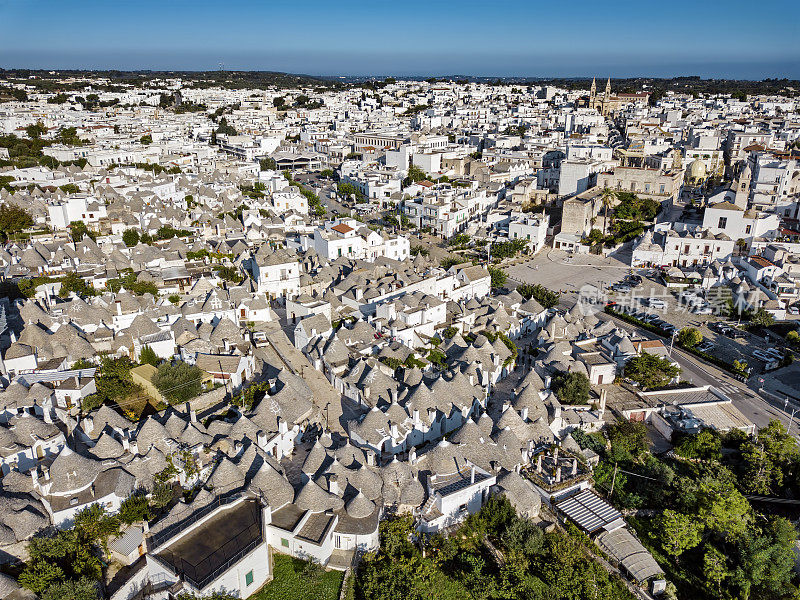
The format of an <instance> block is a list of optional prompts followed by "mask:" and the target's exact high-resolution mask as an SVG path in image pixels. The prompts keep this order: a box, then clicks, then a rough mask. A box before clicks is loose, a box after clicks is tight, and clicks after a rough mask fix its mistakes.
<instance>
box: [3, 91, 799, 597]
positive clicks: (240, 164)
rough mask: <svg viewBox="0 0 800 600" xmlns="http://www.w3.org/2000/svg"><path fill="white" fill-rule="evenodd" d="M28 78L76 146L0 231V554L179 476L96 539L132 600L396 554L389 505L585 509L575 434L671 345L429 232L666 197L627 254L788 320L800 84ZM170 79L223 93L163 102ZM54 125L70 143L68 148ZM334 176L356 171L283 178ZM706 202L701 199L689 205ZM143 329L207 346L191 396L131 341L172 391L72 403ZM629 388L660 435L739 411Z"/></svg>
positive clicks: (710, 397) (176, 347)
mask: <svg viewBox="0 0 800 600" xmlns="http://www.w3.org/2000/svg"><path fill="white" fill-rule="evenodd" d="M87 86H89V87H91V82H87ZM303 94H305V95H306V101H304V102H299V101H297V102H296V100H297V99H298V98H299V97H300V96H301V95H303ZM28 95H29V97H30V100H29V101H28V102H25V103H21V102H6V103H3V104H2V105H0V131H2V132H3V133H5V134H15V135H18V136H25V135H26V129H25V128H26V127H27V126H28V125H31V124H34V123H40V124H41V125H42V126H43V128H44V134H43V136H44V139H45V140H48V141H52V142H53V143H52V144H50V145H47V146H45V147H44V150H43V152H44V154H45V155H46V156H47V157H51V158H52V159H54V160H55V161H60V163H59V164H54V165H52V168H51V167H45V166H33V167H16V166H11V167H3V168H2V170H0V175H2V176H3V178H4V179H3V181H4V185H3V187H2V188H0V203H2V204H6V205H14V206H16V207H19V208H22V209H24V210H25V211H26V212H27V213H28V214H29V215H30V217H31V220H32V222H33V225H32V226H31V227H27V228H25V231H22V232H17V235H12V236H10V239H9V240H8V242H7V243H6V244H4V245H3V247H2V248H0V273H1V274H2V279H3V280H4V284H6V285H8V286H10V289H13V287H14V286H16V292H18V293H16V292H14V293H8V294H6V296H5V297H3V298H1V299H0V349H1V350H2V356H1V357H0V377H1V378H2V379H1V380H2V385H3V390H2V391H0V470H1V471H2V479H0V505H2V507H3V510H1V511H0V551H2V555H3V556H4V557H5V558H6V561H7V562H10V561H14V560H24V559H25V557H26V552H27V550H26V548H27V543H28V542H29V541H30V539H31V538H32V537H33V536H35V535H37V534H38V533H40V532H41V531H42V530H44V529H46V528H48V527H50V526H55V527H61V528H66V527H69V526H71V524H72V523H73V521H74V518H75V515H76V514H77V513H78V512H79V511H81V510H83V509H85V508H86V507H88V506H91V505H92V504H95V503H101V504H102V505H103V506H105V507H106V509H108V510H109V511H112V512H114V511H116V510H118V509H119V507H120V505H121V503H122V502H123V501H124V500H126V499H127V498H128V497H130V496H131V495H132V494H135V493H139V492H143V493H150V494H152V493H154V491H155V489H156V487H157V485H163V484H168V485H169V486H172V487H174V489H175V490H178V489H180V490H182V491H183V492H185V493H184V494H180V495H179V496H180V498H179V499H178V498H177V496H178V494H176V498H175V499H173V501H172V502H169V503H167V505H166V507H165V511H164V514H162V515H161V516H160V517H159V518H158V519H156V520H154V521H153V522H150V523H141V524H136V525H134V526H132V527H129V528H127V529H126V530H125V531H124V532H123V535H122V536H121V537H119V538H117V539H115V540H113V541H112V542H111V544H110V545H109V551H110V553H111V556H112V557H113V559H114V560H115V561H117V562H120V563H123V564H126V565H128V566H129V567H130V568H129V569H127V570H125V571H124V572H123V573H124V576H120V578H117V579H116V580H115V581H114V582H113V585H110V586H109V590H110V594H109V595H110V596H111V597H112V598H114V599H115V600H130V599H131V598H134V597H135V596H136V595H137V594H139V593H141V592H142V590H145V589H147V590H149V592H153V591H154V590H156V591H164V590H167V589H168V590H171V592H176V590H178V589H179V588H180V589H181V590H182V591H186V592H189V593H193V594H200V595H203V594H208V593H210V592H212V591H215V590H222V589H225V590H228V591H233V592H235V593H236V594H238V595H239V596H241V597H247V596H248V595H250V594H251V593H252V592H253V591H255V590H257V589H258V588H259V587H260V586H261V585H262V584H263V583H264V582H266V581H268V580H269V578H270V577H271V573H270V570H269V569H270V566H269V565H270V561H269V558H268V555H269V552H272V551H275V552H282V553H286V554H289V555H292V556H296V557H299V558H306V559H307V558H313V559H314V560H316V561H319V562H320V563H322V564H325V565H328V566H331V567H333V568H342V569H344V568H347V566H348V565H349V564H350V562H351V560H352V558H353V556H354V554H355V553H361V552H365V551H370V550H375V549H376V548H377V547H378V544H379V538H378V526H379V523H380V521H381V519H382V518H383V517H385V516H386V515H387V514H394V513H409V514H411V515H413V516H414V518H415V521H416V524H417V527H418V530H419V531H420V532H423V533H433V532H440V531H447V530H448V529H449V528H451V527H452V526H453V525H456V524H458V523H460V522H461V521H462V520H463V519H464V517H465V516H466V515H467V514H470V513H474V512H476V511H477V510H478V509H479V508H480V506H481V505H482V504H483V503H484V502H485V500H486V499H487V498H488V497H489V495H490V494H495V493H502V494H505V495H506V496H508V498H509V499H510V500H511V502H512V504H513V505H514V506H515V507H516V508H517V510H518V511H519V512H520V513H521V514H524V515H526V516H528V517H532V518H535V517H536V516H537V515H538V514H539V509H540V506H541V504H542V502H545V503H547V504H549V505H551V506H552V507H558V506H559V505H560V503H563V502H564V501H565V499H567V498H572V500H570V502H571V503H572V504H576V503H578V504H580V502H589V503H591V502H596V500H595V499H593V497H591V496H585V495H584V494H585V493H588V492H590V490H589V489H588V488H589V487H590V485H591V478H590V474H591V468H592V465H593V464H594V462H596V460H597V455H596V454H594V453H593V452H592V451H591V450H587V449H583V450H582V449H581V448H580V447H579V446H578V444H576V442H575V441H574V439H573V438H572V436H571V432H573V431H574V430H576V429H580V430H583V431H587V432H592V431H596V430H599V429H601V428H602V427H603V426H604V424H605V419H606V417H607V412H606V402H607V396H608V393H609V390H611V389H613V383H614V381H615V380H616V379H617V378H618V377H619V374H620V373H621V372H622V370H623V368H624V365H625V363H626V362H627V361H628V360H630V359H631V358H632V357H635V356H638V355H640V354H642V353H644V352H647V353H651V354H656V355H658V356H661V357H666V358H669V352H668V351H667V349H666V348H665V347H664V346H663V344H661V342H653V341H651V340H645V339H641V338H639V337H637V336H636V335H635V334H634V333H633V332H630V331H626V330H624V329H622V328H619V327H617V326H615V325H614V323H613V322H610V321H608V320H601V319H598V317H597V316H595V315H594V314H591V312H584V311H583V310H582V308H581V306H580V305H576V306H575V307H574V308H573V309H572V310H570V311H567V312H565V313H560V312H557V311H554V310H546V309H544V308H543V307H542V306H541V305H539V304H538V303H537V301H536V300H535V299H532V298H530V299H527V300H526V299H525V298H524V297H523V296H522V295H520V294H519V293H518V292H517V291H508V290H502V291H501V290H497V289H493V288H492V284H491V280H492V279H491V274H490V272H489V270H488V269H487V268H486V266H485V261H484V262H481V261H480V260H478V259H477V258H476V256H479V255H476V254H475V253H473V254H472V255H470V254H467V255H465V257H464V262H462V263H456V264H453V261H449V262H448V263H440V262H439V260H438V258H435V257H434V256H433V253H430V254H429V253H428V251H427V250H426V249H425V248H423V247H422V246H419V247H417V246H418V244H421V243H422V240H423V238H424V235H433V236H437V237H438V238H439V239H440V240H449V239H450V238H453V237H454V236H458V235H459V234H464V233H466V234H469V235H470V236H472V237H473V238H474V239H476V240H479V241H480V243H479V244H475V245H473V246H472V250H475V249H480V248H482V247H483V245H484V243H491V242H503V241H522V242H525V244H526V245H527V252H528V253H536V252H539V251H540V250H542V249H543V248H544V247H545V245H546V244H552V245H553V246H554V247H556V248H559V249H568V250H573V251H588V249H589V246H588V245H587V244H585V243H584V242H585V241H586V240H587V238H588V237H589V236H590V235H591V234H592V230H593V229H599V228H600V227H601V225H600V222H601V221H600V220H601V219H602V220H603V221H605V215H604V213H605V212H608V210H609V209H610V210H611V213H612V214H613V212H614V208H615V206H614V205H615V204H616V205H618V204H619V203H620V202H621V198H622V194H621V192H630V193H633V194H635V195H636V196H638V197H640V198H646V199H650V200H655V201H656V203H657V204H658V206H659V213H658V215H657V217H656V218H655V219H654V222H652V223H645V224H644V225H645V226H646V227H645V230H644V232H643V233H642V234H641V236H639V237H638V238H636V239H635V240H633V241H630V242H628V246H629V247H630V250H631V255H632V259H631V260H632V265H633V266H658V267H665V268H666V269H673V271H669V270H667V271H666V273H667V275H668V276H670V277H673V278H674V279H675V280H687V281H688V280H691V281H696V282H697V283H698V285H702V287H706V288H709V289H710V288H714V287H720V286H724V287H726V288H730V290H731V293H732V297H733V298H734V299H739V300H741V301H742V302H746V303H747V304H749V305H754V304H756V305H758V306H761V307H763V308H765V309H768V310H770V311H772V312H774V314H776V315H778V314H783V315H785V314H786V312H787V311H789V310H790V306H791V305H792V304H795V305H796V304H797V301H798V299H800V260H799V259H798V254H800V245H798V238H800V233H798V227H797V219H798V185H800V175H798V173H800V172H799V171H798V170H797V160H798V158H797V155H796V153H793V151H792V145H793V144H794V143H796V141H797V140H798V136H800V128H798V127H797V126H796V125H797V122H798V121H797V114H798V111H797V101H796V100H795V101H790V100H785V99H782V98H760V99H758V100H753V101H751V102H741V101H738V100H733V99H731V98H723V97H717V98H696V99H693V98H691V97H687V96H682V95H677V94H672V95H668V96H666V97H665V98H664V99H662V100H661V101H660V102H659V103H658V104H657V106H649V105H648V95H647V94H632V95H631V94H627V95H626V94H620V95H612V94H611V90H610V83H609V85H608V86H607V89H606V92H605V94H603V95H598V94H597V91H596V86H594V85H593V86H592V89H591V91H590V92H589V94H586V92H585V91H580V90H570V91H568V90H561V89H555V88H552V87H531V88H523V89H519V88H516V87H512V86H490V85H484V84H479V83H468V84H451V83H428V82H413V81H400V82H394V83H387V84H386V85H384V86H383V87H381V88H380V89H378V90H377V91H372V92H370V93H369V94H367V93H363V92H362V90H359V89H349V88H348V89H344V90H340V91H319V90H316V91H312V90H281V91H278V90H268V91H263V92H262V91H259V92H258V93H257V94H253V93H251V91H249V90H221V89H206V88H202V87H197V88H194V87H193V88H190V89H184V87H183V85H182V82H181V81H180V80H163V81H156V82H153V83H152V86H151V87H150V88H146V89H144V88H135V89H133V88H132V89H130V90H127V91H124V92H103V93H101V94H100V95H99V96H100V98H101V100H103V101H110V100H115V101H116V102H115V103H114V106H115V107H116V108H114V109H113V110H107V111H102V110H100V111H98V110H88V109H84V107H83V105H82V104H81V103H80V102H79V101H78V100H77V98H76V96H77V94H70V95H68V99H67V101H66V102H65V103H62V104H58V103H48V102H47V100H48V99H49V98H50V96H51V95H50V94H48V93H43V92H37V91H36V90H34V89H29V90H28ZM166 96H169V97H171V98H173V99H174V106H173V108H174V107H180V106H181V103H184V102H188V103H191V105H192V106H200V105H204V106H206V107H207V112H204V111H188V110H187V111H182V110H170V109H165V108H164V107H163V102H162V98H163V97H166ZM278 98H281V99H282V100H281V101H278ZM308 102H311V104H312V105H313V106H315V108H307V106H308V105H309V104H308ZM212 111H217V112H219V111H221V112H219V114H225V115H226V122H227V123H228V124H229V125H230V126H231V127H233V128H234V129H235V130H236V134H235V135H232V134H230V132H223V131H218V130H217V122H216V121H214V120H212V119H210V118H209V112H212ZM219 114H218V115H217V116H219ZM612 114H613V117H614V118H609V117H611V116H612ZM66 128H74V130H75V134H74V135H75V136H76V137H77V138H78V139H80V140H82V143H81V145H73V146H68V145H64V144H63V143H62V142H61V141H60V138H59V137H58V136H59V132H62V133H63V131H64V130H65V129H66ZM212 138H213V139H212ZM2 150H4V149H0V151H2ZM0 158H6V156H4V155H0ZM684 162H685V163H686V166H685V167H684V166H683V164H684ZM42 164H46V161H43V162H42ZM322 169H326V170H327V169H330V170H331V171H332V172H334V175H333V176H334V177H335V178H336V179H337V180H338V182H339V183H340V184H346V185H348V186H349V187H347V188H343V189H346V190H348V193H341V194H339V193H337V191H336V190H337V187H336V185H335V184H334V183H332V182H331V179H330V177H327V178H326V180H327V181H329V182H330V183H326V182H325V181H324V180H323V179H320V178H316V179H315V178H314V177H309V178H306V179H302V178H299V179H301V180H302V181H305V182H306V183H302V181H298V180H295V179H294V178H293V176H297V175H309V174H310V173H313V172H317V171H320V170H322ZM283 171H288V172H289V173H286V174H284V173H283ZM724 175H727V178H728V180H729V182H730V183H729V184H728V185H726V186H720V185H719V181H715V179H717V178H720V179H721V178H722V176H724ZM606 188H607V189H610V190H614V191H616V192H619V194H618V196H617V198H616V200H614V201H613V202H611V205H610V206H609V205H608V204H607V203H604V202H603V193H602V192H603V190H604V189H606ZM704 189H713V190H715V191H714V195H712V196H711V197H710V198H708V199H707V200H706V199H705V197H704V196H703V194H702V193H701V191H702V190H704ZM351 190H356V192H357V193H352V194H351V193H349V191H351ZM320 197H322V200H323V201H325V202H328V201H329V200H330V202H329V204H330V206H328V210H327V214H324V207H322V205H321V203H320V202H321V200H320ZM688 197H691V198H695V199H696V200H697V203H698V204H705V206H702V207H700V210H699V211H696V210H684V211H682V212H681V210H680V207H678V206H677V205H678V203H679V202H680V201H681V200H686V199H687V198H688ZM701 198H702V200H701ZM334 205H335V206H336V209H335V210H336V211H338V213H335V212H334V208H333V206H334ZM345 207H347V209H348V210H347V214H345V213H344V208H345ZM378 211H387V212H386V215H387V217H391V219H393V221H391V220H390V219H388V218H387V217H384V218H383V219H381V220H380V221H379V220H378V218H376V216H375V215H376V213H377V212H378ZM423 250H424V251H423ZM617 250H619V248H618V247H616V248H612V249H611V250H610V251H611V252H615V251H617ZM473 258H475V260H472V259H473ZM675 270H677V272H676V271H675ZM544 283H545V284H546V282H544ZM145 351H147V352H148V353H150V352H152V353H154V354H155V356H156V357H157V358H158V359H160V360H163V361H168V362H169V361H183V362H185V363H188V364H190V365H195V366H196V367H198V368H199V370H200V372H201V373H202V374H203V375H202V393H201V395H200V396H198V397H197V398H195V399H193V400H191V401H190V402H189V403H187V404H186V405H182V404H181V405H176V406H166V405H165V404H163V402H164V398H163V397H162V396H161V394H160V392H159V390H158V389H157V387H156V386H155V385H154V383H153V377H154V374H155V373H156V368H155V367H153V366H152V365H146V364H143V365H140V366H138V367H135V368H134V369H132V370H131V373H130V376H131V380H132V381H133V382H134V383H136V384H138V385H139V386H140V388H139V389H141V390H143V391H142V394H144V395H147V396H148V397H149V399H150V400H152V406H153V407H154V409H153V410H151V411H148V412H147V413H146V414H144V415H143V416H142V417H141V418H139V419H136V418H131V417H132V416H133V415H132V414H131V412H130V410H128V407H126V406H124V405H122V404H115V405H111V404H104V405H102V406H100V408H97V409H96V410H92V411H87V410H84V409H83V405H84V401H85V400H86V399H87V398H89V397H92V396H93V395H96V394H97V393H98V381H102V380H101V379H100V378H101V377H103V372H102V369H103V366H102V365H101V361H100V360H99V358H100V357H101V356H103V357H109V358H122V357H128V358H130V359H131V361H133V362H134V363H136V362H139V361H140V359H141V358H142V356H143V352H145ZM575 372H577V373H581V374H583V375H585V376H586V377H587V378H588V380H589V382H590V384H591V386H592V396H591V401H590V403H589V404H587V405H585V406H584V405H581V406H576V405H567V404H563V405H562V403H560V402H559V400H558V399H557V397H556V395H555V393H554V392H553V390H552V389H551V381H552V378H553V377H554V376H557V375H558V374H562V373H575ZM254 390H257V393H252V392H253V391H254ZM248 399H249V400H248ZM120 402H121V400H120ZM627 402H628V404H625V403H623V404H622V405H621V407H620V412H621V414H623V415H624V416H625V417H627V418H630V419H633V420H649V421H651V422H653V423H654V424H655V426H656V427H659V428H662V429H663V430H664V431H665V432H669V431H671V430H674V429H681V428H683V429H682V430H689V429H690V428H692V427H694V428H697V427H698V426H699V425H698V423H701V424H702V423H708V424H709V425H710V426H715V425H714V424H723V425H720V427H728V428H732V427H735V428H740V429H744V430H750V429H749V428H751V427H752V424H750V423H749V422H748V421H747V420H746V419H745V418H744V417H743V416H742V415H741V413H738V411H736V410H735V409H734V408H733V407H732V406H731V405H730V400H729V399H727V398H726V397H725V396H724V394H722V393H721V392H719V391H718V390H714V389H707V388H706V389H695V390H689V391H686V390H684V391H682V392H680V393H675V394H672V395H665V394H661V395H649V396H648V395H647V394H645V393H643V394H640V395H638V396H636V397H635V398H634V399H633V400H630V399H629V400H628V401H627ZM704 419H705V421H704ZM562 512H564V513H565V514H569V513H568V511H567V509H566V508H565V509H564V510H563V511H562ZM620 523H622V521H621V517H620V518H619V519H617V518H616V517H615V519H612V520H609V522H608V523H607V524H606V525H605V526H604V527H606V533H609V534H610V533H613V532H614V531H616V530H617V529H619V527H620V526H621V525H620ZM587 531H588V530H587ZM617 535H622V534H621V533H620V534H617ZM609 543H610V542H609ZM657 574H658V571H655V572H652V573H649V574H648V575H647V577H652V576H655V575H657ZM7 583H8V582H6V581H5V580H3V585H5V584H7ZM176 586H177V587H176ZM149 592H148V593H149ZM153 593H155V592H153Z"/></svg>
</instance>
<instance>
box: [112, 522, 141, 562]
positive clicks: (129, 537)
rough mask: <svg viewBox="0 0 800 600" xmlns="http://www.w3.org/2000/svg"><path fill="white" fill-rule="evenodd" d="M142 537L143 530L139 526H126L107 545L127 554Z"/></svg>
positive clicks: (139, 542)
mask: <svg viewBox="0 0 800 600" xmlns="http://www.w3.org/2000/svg"><path fill="white" fill-rule="evenodd" d="M143 539H144V531H143V530H142V528H141V527H139V526H133V527H128V529H126V530H125V533H123V534H122V535H121V536H119V537H118V538H117V539H115V540H113V541H112V542H111V543H110V544H109V545H108V547H109V548H111V549H112V550H114V551H115V552H119V553H120V554H122V555H124V556H127V555H128V554H130V553H131V552H133V551H134V550H136V549H137V548H138V547H139V545H140V544H141V543H142V540H143Z"/></svg>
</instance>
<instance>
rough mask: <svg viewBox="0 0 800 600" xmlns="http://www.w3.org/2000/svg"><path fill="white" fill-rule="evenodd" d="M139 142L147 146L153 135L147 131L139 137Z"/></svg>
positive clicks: (150, 142)
mask: <svg viewBox="0 0 800 600" xmlns="http://www.w3.org/2000/svg"><path fill="white" fill-rule="evenodd" d="M139 143H140V144H142V145H143V146H148V145H150V144H152V143H153V136H152V135H150V134H149V133H148V134H146V135H143V136H142V137H140V138H139Z"/></svg>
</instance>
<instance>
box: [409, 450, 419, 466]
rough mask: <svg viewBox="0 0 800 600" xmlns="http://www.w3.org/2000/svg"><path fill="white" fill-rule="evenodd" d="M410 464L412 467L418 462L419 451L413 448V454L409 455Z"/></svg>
mask: <svg viewBox="0 0 800 600" xmlns="http://www.w3.org/2000/svg"><path fill="white" fill-rule="evenodd" d="M408 462H409V464H411V465H413V464H414V463H416V462H417V451H416V450H414V449H413V448H412V449H411V452H409V453H408Z"/></svg>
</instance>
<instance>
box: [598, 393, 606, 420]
mask: <svg viewBox="0 0 800 600" xmlns="http://www.w3.org/2000/svg"><path fill="white" fill-rule="evenodd" d="M607 394H608V390H606V389H602V390H600V407H599V412H600V418H601V419H602V418H603V415H604V414H605V412H606V395H607Z"/></svg>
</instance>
